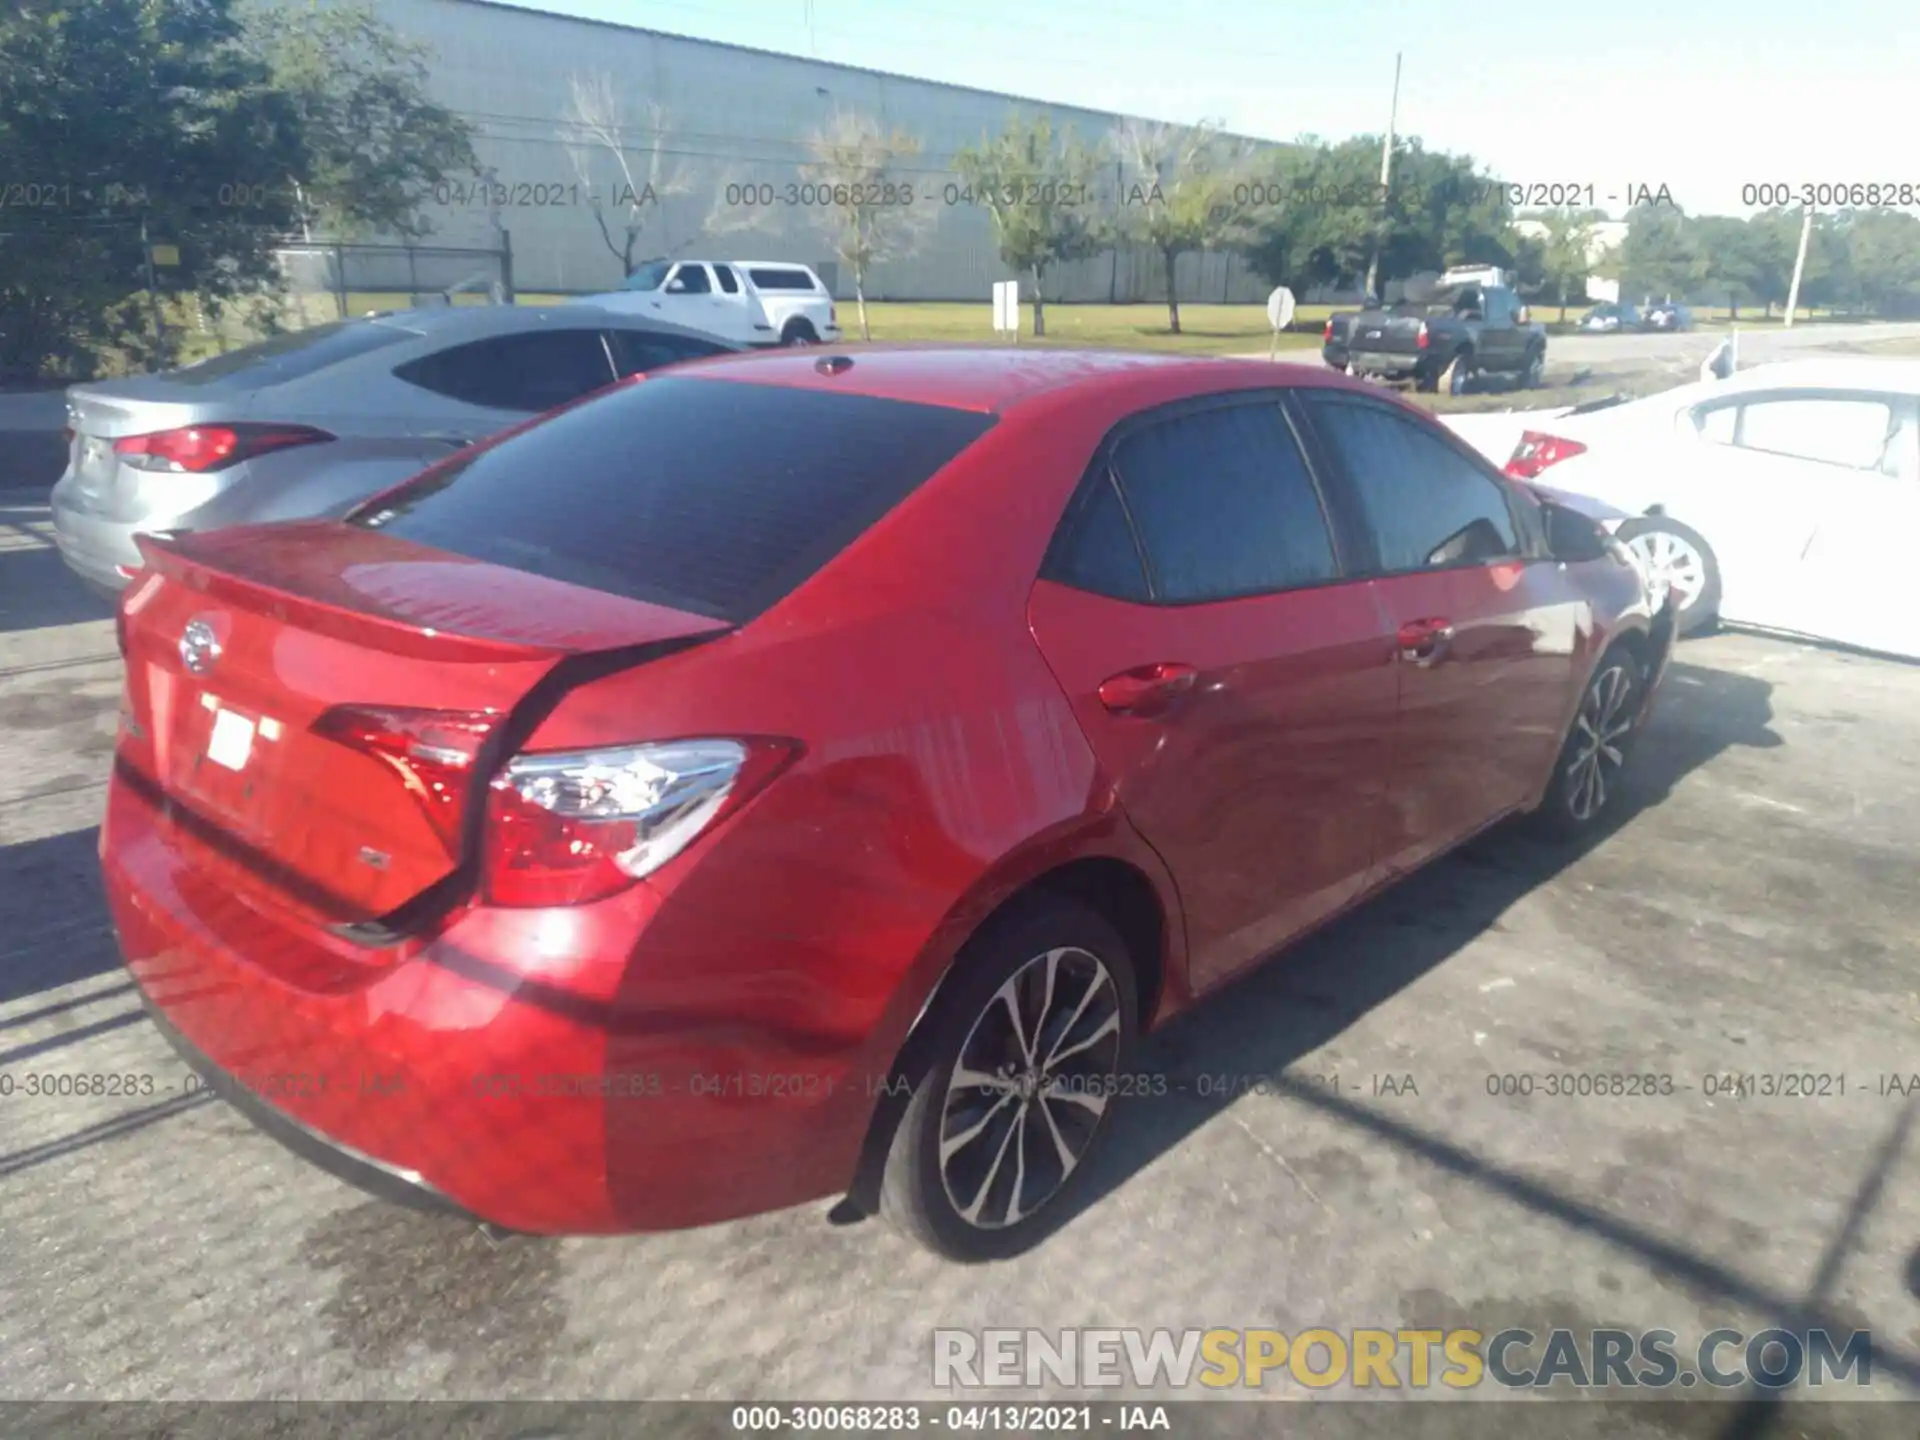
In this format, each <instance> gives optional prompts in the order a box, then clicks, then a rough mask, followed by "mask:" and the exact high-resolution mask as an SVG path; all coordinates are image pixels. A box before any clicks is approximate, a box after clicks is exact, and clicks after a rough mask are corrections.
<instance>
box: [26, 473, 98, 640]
mask: <svg viewBox="0 0 1920 1440" xmlns="http://www.w3.org/2000/svg"><path fill="white" fill-rule="evenodd" d="M51 513H52V512H51V511H50V510H49V509H48V508H47V506H46V505H45V504H44V503H41V504H21V503H17V502H9V501H7V500H5V499H0V634H8V633H11V632H13V631H17V630H38V629H41V628H43V627H50V626H56V625H75V624H79V623H81V622H83V621H88V620H106V619H110V618H111V617H112V615H113V606H112V605H110V604H108V603H107V601H106V600H104V599H102V598H101V597H100V596H98V595H95V594H94V593H93V592H92V591H91V590H89V589H87V587H86V586H85V585H83V584H82V583H81V582H80V580H79V579H78V578H77V577H76V576H75V575H74V574H73V572H72V571H70V570H69V569H67V566H66V562H65V561H64V560H62V559H61V558H60V551H59V549H58V548H57V547H56V546H55V545H54V543H53V541H52V539H51V537H50V535H49V534H47V533H46V532H47V530H48V529H49V528H50V527H51V525H52V521H51V518H50V516H51Z"/></svg>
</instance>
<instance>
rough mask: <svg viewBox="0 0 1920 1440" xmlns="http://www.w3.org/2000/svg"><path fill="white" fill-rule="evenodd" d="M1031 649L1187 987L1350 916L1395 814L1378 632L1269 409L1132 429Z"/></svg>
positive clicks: (1106, 469)
mask: <svg viewBox="0 0 1920 1440" xmlns="http://www.w3.org/2000/svg"><path fill="white" fill-rule="evenodd" d="M1030 617H1031V623H1032V626H1033V632H1034V635H1035V638H1036V639H1037V640H1038V641H1039V643H1040V647H1041V649H1042V651H1043V652H1044V654H1045V655H1046V657H1047V659H1048V662H1049V663H1050V665H1051V666H1052V668H1053V670H1054V673H1055V674H1056V675H1057V676H1058V677H1059V679H1060V681H1061V684H1062V685H1063V686H1064V687H1065V689H1066V691H1067V693H1068V695H1069V697H1070V698H1071V701H1072V703H1073V706H1074V710H1075V713H1076V714H1077V715H1078V717H1079V720H1080V723H1081V726H1082V728H1083V730H1084V731H1085V733H1086V735H1087V737H1088V740H1089V742H1090V743H1091V744H1092V746H1093V748H1094V751H1095V753H1096V754H1097V755H1098V756H1099V759H1100V763H1101V765H1102V767H1103V769H1104V771H1105V774H1106V776H1107V778H1108V780H1109V781H1110V782H1111V784H1112V785H1113V787H1114V793H1115V794H1116V796H1117V797H1118V799H1119V803H1120V804H1121V805H1122V806H1123V807H1124V809H1125V811H1126V813H1127V815H1128V816H1129V817H1130V818H1131V820H1132V821H1133V823H1134V825H1135V827H1136V828H1137V829H1138V830H1139V831H1140V832H1141V834H1142V835H1144V836H1145V838H1146V839H1147V841H1148V843H1149V844H1151V845H1152V846H1153V847H1154V848H1155V849H1156V850H1157V851H1158V852H1159V854H1160V855H1161V857H1162V858H1163V859H1164V860H1165V861H1166V862H1167V864H1168V867H1169V869H1170V870H1171V871H1172V873H1173V876H1174V878H1175V881H1176V883H1177V884H1178V886H1179V890H1180V897H1181V904H1182V907H1183V910H1184V912H1185V916H1186V923H1187V942H1188V953H1189V956H1190V966H1191V973H1192V979H1193V982H1194V983H1195V984H1196V985H1198V986H1202V987H1205V986H1210V985H1213V984H1217V983H1218V982H1219V981H1220V980H1222V979H1224V978H1225V977H1226V976H1228V975H1230V974H1232V973H1233V972H1234V971H1236V970H1238V969H1240V968H1241V967H1242V966H1244V965H1246V964H1247V963H1249V962H1250V961H1253V960H1255V959H1258V958H1259V957H1260V956H1262V955H1264V954H1265V953H1266V952H1268V951H1269V950H1271V949H1273V948H1274V947H1276V946H1278V945H1280V944H1282V943H1284V942H1285V941H1286V940H1288V939H1289V938H1291V937H1292V936H1294V935H1296V934H1298V933H1299V932H1300V931H1301V930H1303V929H1305V928H1306V927H1308V926H1310V925H1312V924H1314V923H1315V922H1316V921H1318V920H1321V919H1323V918H1325V917H1326V916H1327V915H1328V914H1330V913H1331V912H1332V911H1334V910H1336V909H1338V908H1339V907H1340V906H1342V905H1344V904H1346V903H1347V902H1348V901H1349V900H1351V899H1352V898H1353V897H1354V896H1355V894H1356V893H1358V891H1359V890H1360V888H1361V887H1362V886H1363V885H1364V884H1365V883H1366V882H1367V879H1368V876H1369V871H1370V869H1371V867H1372V863H1373V857H1374V842H1375V837H1376V834H1377V831H1378V826H1379V820H1380V816H1381V812H1382V807H1383V805H1384V803H1385V799H1386V776H1387V770H1388V760H1389V744H1390V736H1391V731H1392V728H1393V723H1394V704H1395V687H1394V674H1393V651H1392V644H1391V638H1390V632H1389V630H1388V628H1387V626H1386V624H1385V619H1384V616H1383V614H1382V612H1381V609H1380V607H1379V603H1378V601H1377V599H1376V597H1375V596H1374V594H1373V593H1372V590H1371V588H1370V587H1369V586H1368V585H1367V584H1365V583H1364V582H1356V581H1354V580H1353V579H1352V578H1351V576H1350V575H1349V574H1348V573H1347V571H1346V569H1345V567H1344V566H1343V564H1342V557H1341V555H1340V552H1339V549H1338V546H1337V544H1336V541H1335V539H1334V534H1333V531H1332V529H1331V527H1330V525H1329V523H1328V518H1327V513H1326V509H1325V507H1324V505H1323V503H1322V500H1321V496H1320V493H1319V489H1318V485H1317V483H1316V480H1315V478H1314V476H1313V475H1312V474H1311V472H1310V470H1309V468H1308V466H1307V464H1306V462H1305V459H1304V458H1303V455H1302V452H1301V450H1300V448H1299V445H1298V444H1297V442H1296V439H1295V436H1294V433H1293V430H1292V427H1291V424H1290V422H1289V420H1288V418H1287V416H1286V414H1285V412H1284V411H1283V409H1282V407H1281V405H1280V404H1279V403H1278V396H1277V394H1275V393H1268V394H1265V395H1252V396H1248V395H1236V396H1233V397H1221V398H1217V399H1214V400H1210V401H1206V402H1202V403H1199V404H1195V405H1188V406H1182V407H1176V408H1173V409H1170V410H1165V411H1156V412H1153V413H1151V414H1150V415H1148V416H1146V417H1143V418H1141V419H1140V420H1138V421H1137V422H1134V423H1133V424H1131V425H1129V426H1126V427H1123V428H1122V430H1121V431H1120V432H1119V433H1118V434H1117V435H1116V436H1115V437H1114V439H1113V440H1112V442H1111V443H1110V444H1109V446H1108V447H1107V449H1106V450H1105V451H1103V453H1102V455H1101V457H1100V459H1099V460H1098V461H1097V462H1096V464H1095V466H1094V468H1093V470H1092V472H1091V473H1090V474H1089V476H1088V478H1087V480H1086V481H1085V483H1084V484H1083V486H1082V490H1081V492H1080V494H1079V496H1078V497H1077V498H1076V500H1075V502H1074V504H1073V505H1072V506H1071V507H1070V508H1069V511H1068V514H1067V516H1066V518H1065V520H1064V521H1063V524H1062V528H1061V530H1060V533H1059V535H1058V536H1057V537H1056V539H1055V542H1054V545H1053V548H1052V551H1051V552H1050V554H1049V557H1048V561H1047V565H1046V568H1045V570H1044V572H1043V575H1042V578H1041V580H1040V582H1039V583H1038V584H1037V585H1036V586H1035V589H1034V593H1033V597H1032V603H1031V612H1030Z"/></svg>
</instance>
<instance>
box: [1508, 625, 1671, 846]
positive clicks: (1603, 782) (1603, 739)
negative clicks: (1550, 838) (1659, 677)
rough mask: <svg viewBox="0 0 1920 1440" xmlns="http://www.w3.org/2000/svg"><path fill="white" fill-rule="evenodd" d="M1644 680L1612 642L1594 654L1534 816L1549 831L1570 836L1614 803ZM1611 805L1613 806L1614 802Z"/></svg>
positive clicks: (1582, 831)
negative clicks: (1597, 660)
mask: <svg viewBox="0 0 1920 1440" xmlns="http://www.w3.org/2000/svg"><path fill="white" fill-rule="evenodd" d="M1644 684H1645V680H1644V677H1643V676H1642V675H1641V673H1640V666H1639V664H1638V662H1636V661H1635V660H1634V658H1633V656H1632V654H1631V653H1630V652H1628V651H1627V650H1624V649H1621V648H1619V647H1615V648H1614V649H1612V650H1609V651H1608V652H1607V653H1606V654H1605V655H1603V656H1601V657H1600V663H1599V664H1598V665H1596V666H1595V667H1594V671H1593V675H1592V676H1591V677H1590V678H1589V679H1588V681H1587V688H1586V689H1585V690H1584V691H1583V692H1581V696H1580V708H1579V709H1578V710H1577V711H1575V712H1574V717H1573V728H1572V729H1571V730H1569V731H1568V732H1567V739H1566V743H1565V744H1564V745H1562V746H1561V747H1560V759H1559V760H1558V762H1557V763H1556V764H1555V766H1554V771H1553V782H1552V784H1551V785H1549V786H1548V787H1547V798H1546V800H1545V801H1544V802H1543V803H1542V804H1541V806H1540V809H1539V811H1538V812H1537V813H1536V815H1535V817H1534V818H1535V820H1536V822H1537V824H1538V825H1539V826H1540V827H1541V828H1542V829H1544V830H1545V831H1546V832H1547V833H1549V834H1551V835H1556V836H1560V837H1562V838H1574V837H1578V836H1580V835H1583V834H1585V833H1586V832H1587V831H1589V830H1592V829H1593V828H1594V827H1595V826H1597V825H1598V824H1599V823H1600V821H1601V819H1602V817H1603V816H1604V815H1606V814H1607V812H1608V807H1609V806H1610V805H1616V799H1615V797H1616V794H1617V792H1618V790H1619V788H1620V780H1621V777H1622V775H1623V773H1624V772H1625V770H1626V764H1627V757H1628V756H1629V755H1630V754H1631V753H1632V748H1633V740H1634V736H1635V731H1636V729H1637V727H1638V723H1639V718H1640V697H1641V691H1642V689H1643V687H1644ZM1616 808H1617V806H1616Z"/></svg>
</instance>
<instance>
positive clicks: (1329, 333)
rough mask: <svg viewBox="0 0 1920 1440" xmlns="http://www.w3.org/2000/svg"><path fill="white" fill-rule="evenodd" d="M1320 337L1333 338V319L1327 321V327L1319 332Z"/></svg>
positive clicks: (1323, 338) (1324, 338)
mask: <svg viewBox="0 0 1920 1440" xmlns="http://www.w3.org/2000/svg"><path fill="white" fill-rule="evenodd" d="M1320 338H1321V339H1322V340H1331V339H1333V321H1331V320H1329V321H1327V328H1326V329H1325V330H1322V331H1321V332H1320Z"/></svg>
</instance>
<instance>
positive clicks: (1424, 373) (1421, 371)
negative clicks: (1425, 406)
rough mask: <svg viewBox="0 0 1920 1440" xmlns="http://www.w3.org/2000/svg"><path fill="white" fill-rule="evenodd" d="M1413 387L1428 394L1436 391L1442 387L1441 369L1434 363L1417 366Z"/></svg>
mask: <svg viewBox="0 0 1920 1440" xmlns="http://www.w3.org/2000/svg"><path fill="white" fill-rule="evenodd" d="M1441 368H1444V367H1441ZM1413 388H1414V389H1415V390H1418V391H1420V392H1421V393H1423V394H1426V395H1432V394H1434V393H1436V392H1437V391H1438V390H1439V389H1440V369H1439V368H1436V367H1434V366H1432V365H1420V366H1416V367H1415V369H1414V372H1413Z"/></svg>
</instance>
